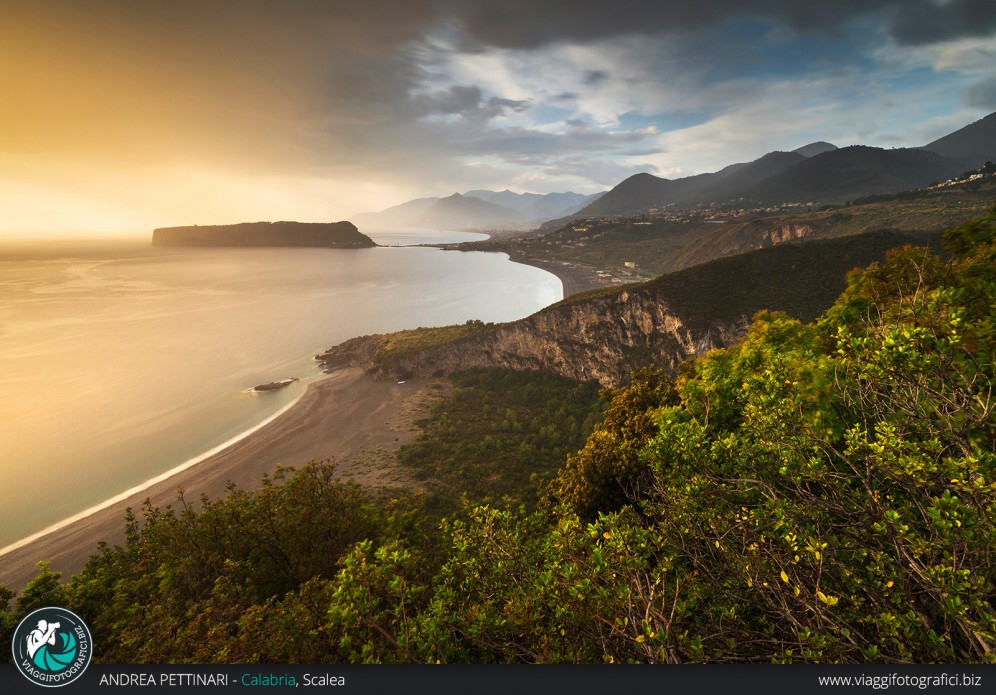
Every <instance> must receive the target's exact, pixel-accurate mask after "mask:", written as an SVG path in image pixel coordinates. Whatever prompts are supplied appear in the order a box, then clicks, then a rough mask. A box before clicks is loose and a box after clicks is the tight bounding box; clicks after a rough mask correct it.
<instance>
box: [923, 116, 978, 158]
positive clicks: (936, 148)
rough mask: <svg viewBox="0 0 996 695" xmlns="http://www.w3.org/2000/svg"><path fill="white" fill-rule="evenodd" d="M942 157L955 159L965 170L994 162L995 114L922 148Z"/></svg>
mask: <svg viewBox="0 0 996 695" xmlns="http://www.w3.org/2000/svg"><path fill="white" fill-rule="evenodd" d="M923 149H925V150H930V151H931V152H935V153H937V154H939V155H941V156H943V157H949V158H951V159H957V160H959V161H960V162H962V163H963V165H964V168H966V169H975V168H977V167H980V166H982V165H983V164H985V163H986V162H987V161H991V162H996V113H991V114H989V115H988V116H986V117H985V118H982V119H979V120H978V121H976V122H975V123H971V124H969V125H967V126H965V127H964V128H960V129H958V130H956V131H955V132H953V133H949V134H948V135H945V136H944V137H942V138H938V139H937V140H934V141H933V142H931V143H928V144H926V145H924V146H923Z"/></svg>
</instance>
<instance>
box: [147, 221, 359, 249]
mask: <svg viewBox="0 0 996 695" xmlns="http://www.w3.org/2000/svg"><path fill="white" fill-rule="evenodd" d="M152 245H153V246H311V247H321V248H333V249H363V248H370V247H372V246H376V245H377V244H375V243H374V241H373V240H372V239H371V238H370V237H368V236H366V235H364V234H361V233H360V231H359V230H358V229H357V228H356V227H355V226H353V224H352V223H351V222H242V223H239V224H226V225H203V226H199V225H194V226H192V227H161V228H159V229H156V230H154V231H153V232H152Z"/></svg>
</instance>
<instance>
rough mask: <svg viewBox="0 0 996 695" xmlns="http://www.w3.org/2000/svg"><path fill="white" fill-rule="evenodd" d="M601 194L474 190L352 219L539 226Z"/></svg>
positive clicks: (379, 223) (437, 225)
mask: <svg viewBox="0 0 996 695" xmlns="http://www.w3.org/2000/svg"><path fill="white" fill-rule="evenodd" d="M600 195H601V193H595V194H592V195H583V194H581V193H574V192H567V193H547V194H545V195H540V194H538V193H513V192H512V191H509V190H507V189H506V190H504V191H487V190H472V191H467V192H466V193H463V194H460V193H454V194H453V195H450V196H447V197H445V198H438V197H432V198H416V199H414V200H409V201H408V202H406V203H402V204H400V205H395V206H393V207H389V208H387V209H386V210H381V211H380V212H365V213H360V214H358V215H354V216H353V217H352V219H353V220H355V221H356V223H357V224H360V225H365V226H370V227H424V228H428V229H486V228H493V227H517V226H535V225H536V224H538V223H540V222H543V221H545V220H549V219H556V218H560V217H568V216H570V215H573V214H574V213H576V212H577V211H578V210H580V209H581V208H583V207H585V206H586V205H588V204H589V203H591V202H592V201H593V200H595V199H596V198H598V196H600Z"/></svg>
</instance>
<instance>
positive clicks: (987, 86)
mask: <svg viewBox="0 0 996 695" xmlns="http://www.w3.org/2000/svg"><path fill="white" fill-rule="evenodd" d="M965 103H966V104H968V105H969V106H975V107H977V108H980V109H986V110H989V111H996V77H990V78H989V79H988V80H983V81H982V82H979V83H977V84H974V85H972V86H971V87H970V88H969V89H968V91H966V92H965Z"/></svg>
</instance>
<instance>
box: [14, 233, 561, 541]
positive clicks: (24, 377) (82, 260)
mask: <svg viewBox="0 0 996 695" xmlns="http://www.w3.org/2000/svg"><path fill="white" fill-rule="evenodd" d="M394 234H396V233H394ZM371 236H373V237H374V238H375V239H377V240H378V241H380V242H381V243H411V242H412V241H413V240H414V241H416V242H418V243H430V242H436V241H454V240H460V237H454V236H453V233H446V234H443V235H439V236H436V237H433V236H426V235H425V234H424V233H422V234H416V235H415V236H414V237H413V236H412V234H411V233H406V232H403V233H401V236H400V237H398V236H394V237H391V236H390V235H389V234H386V233H385V234H384V235H382V236H380V237H378V235H377V234H376V233H371ZM465 238H472V237H465ZM561 297H562V288H561V284H560V281H559V280H558V279H557V278H555V277H554V276H552V275H550V274H549V273H546V272H545V271H542V270H539V269H536V268H532V267H529V266H524V265H520V264H516V263H512V262H510V261H509V260H508V259H507V257H506V256H504V255H503V254H485V253H460V252H452V251H441V250H438V249H432V248H412V247H383V248H373V249H361V250H333V249H156V248H152V247H150V246H148V244H147V242H146V241H144V240H143V241H103V242H90V243H86V242H79V241H77V242H61V243H60V242H50V243H48V244H39V243H32V244H27V243H15V242H9V241H6V242H2V243H0V475H2V480H3V484H2V485H0V548H3V547H4V546H6V545H8V544H10V543H13V542H15V541H17V540H18V539H20V538H23V537H25V536H27V535H30V534H32V533H35V532H37V531H38V530H40V529H43V528H46V527H47V526H49V525H51V524H53V523H56V522H58V521H59V520H61V519H64V518H66V517H68V516H71V515H73V514H75V513H78V512H79V511H81V510H83V509H87V508H89V507H91V506H93V505H95V504H98V503H99V502H101V501H103V500H105V499H107V498H109V497H112V496H114V495H116V494H118V493H120V492H121V491H123V490H126V489H128V488H130V487H133V486H135V485H138V484H140V483H142V482H143V481H145V480H148V479H149V478H152V477H154V476H156V475H158V474H161V473H163V472H164V471H167V470H170V469H171V468H173V467H175V466H177V465H178V464H181V463H182V462H184V461H186V460H188V459H190V458H192V457H195V456H197V455H198V454H201V453H203V452H205V451H207V450H209V449H212V448H214V447H216V446H218V445H219V444H221V443H223V442H226V441H228V440H230V439H232V438H233V437H236V436H238V435H239V434H240V433H242V432H245V431H246V430H248V429H250V428H252V427H254V426H256V425H258V424H259V423H260V422H262V421H264V420H265V419H267V418H268V417H270V416H272V415H273V414H274V413H276V412H277V411H279V410H280V409H281V408H283V407H285V406H287V405H288V404H289V403H291V402H292V401H293V400H295V399H296V398H297V397H299V396H300V394H301V393H303V391H304V389H305V388H306V386H307V384H308V383H309V382H310V381H313V380H315V379H318V378H321V376H322V375H321V374H320V372H319V371H318V368H317V366H316V363H315V362H314V359H313V356H314V355H315V354H316V353H318V352H320V351H322V350H324V349H325V348H328V347H329V346H331V345H333V344H336V343H338V342H341V341H343V340H346V339H348V338H351V337H354V336H358V335H364V334H368V333H377V332H385V331H393V330H400V329H404V328H415V327H418V326H439V325H447V324H452V323H463V322H464V321H467V320H469V319H479V320H482V321H486V322H488V321H496V322H497V321H509V320H514V319H517V318H521V317H523V316H527V315H529V314H531V313H533V312H535V311H537V310H539V309H541V308H543V307H544V306H547V305H549V304H551V303H553V302H555V301H557V300H559V299H560V298H561ZM288 378H297V379H299V380H300V381H298V382H297V383H294V384H292V385H291V386H289V387H287V388H285V389H281V390H279V391H274V392H267V393H254V392H252V391H251V387H252V386H254V385H257V384H262V383H267V382H270V381H276V380H281V379H288ZM302 463H304V462H302Z"/></svg>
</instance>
